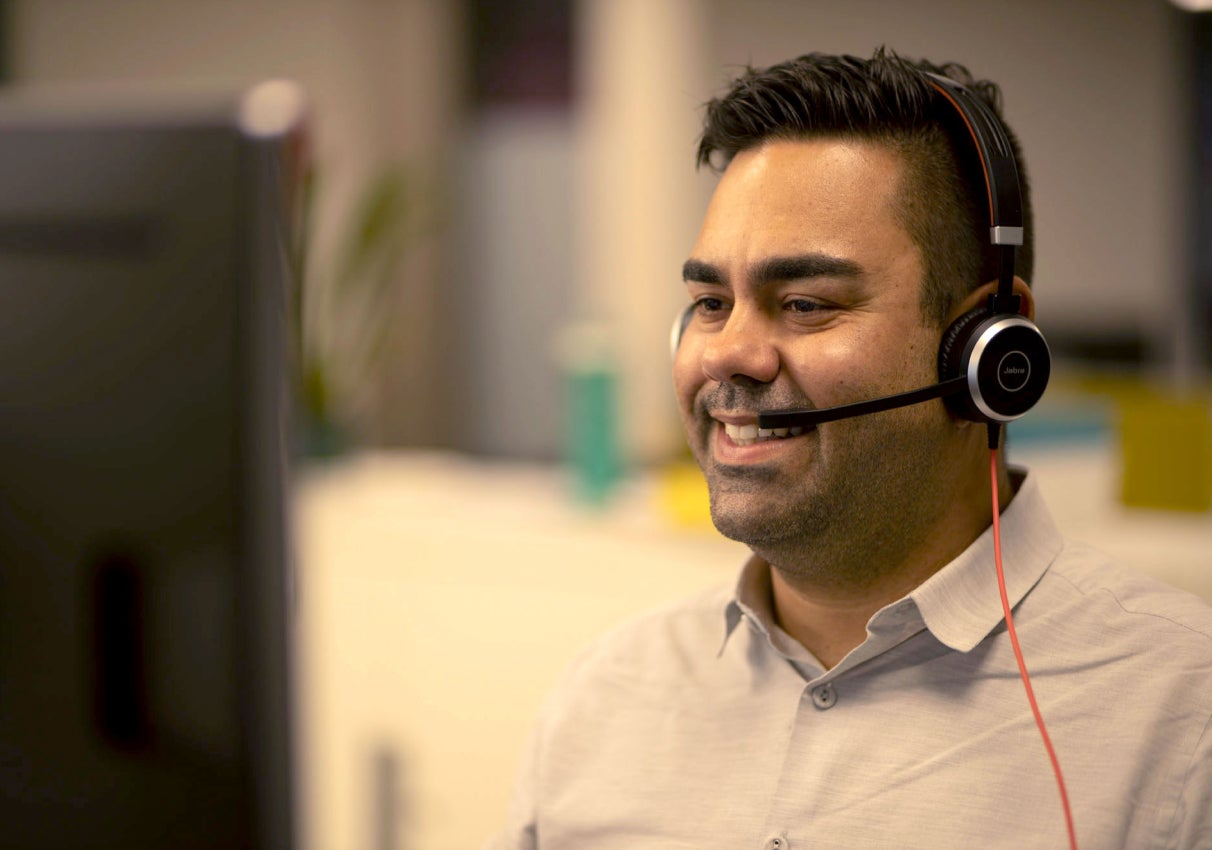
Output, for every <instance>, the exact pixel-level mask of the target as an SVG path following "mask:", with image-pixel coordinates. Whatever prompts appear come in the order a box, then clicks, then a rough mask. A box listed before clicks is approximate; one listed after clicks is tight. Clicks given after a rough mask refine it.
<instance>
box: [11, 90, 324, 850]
mask: <svg viewBox="0 0 1212 850" xmlns="http://www.w3.org/2000/svg"><path fill="white" fill-rule="evenodd" d="M294 94H297V91H296V90H295V89H293V88H291V87H289V86H287V85H285V84H267V85H264V86H259V87H255V88H253V89H251V90H249V91H247V92H243V93H240V94H235V95H232V96H215V97H211V96H198V95H190V96H183V95H182V96H174V95H171V94H169V93H165V92H159V93H158V94H156V95H155V96H152V97H150V99H149V98H148V97H139V98H133V97H129V96H127V95H125V94H123V93H120V92H114V91H110V92H104V93H96V92H94V93H88V94H85V93H81V92H74V93H69V92H62V91H60V92H56V93H53V94H52V93H46V92H43V93H37V94H35V93H32V92H20V91H17V92H9V93H7V94H5V95H4V96H2V97H0V846H3V847H6V848H48V850H49V848H56V850H62V848H124V850H136V848H176V850H186V849H187V848H196V850H211V848H256V849H257V850H260V849H261V848H290V847H293V846H296V842H297V830H296V825H295V821H296V819H295V817H294V814H293V811H292V808H293V807H292V800H293V793H292V779H293V770H292V766H293V753H292V747H293V741H294V735H293V734H292V731H293V729H292V720H291V716H292V713H291V702H292V701H291V678H292V677H291V666H292V661H291V645H292V641H291V639H290V628H291V624H290V621H291V615H292V606H291V603H290V590H291V588H290V573H289V569H288V558H287V548H288V547H287V543H286V541H287V535H286V530H285V525H286V512H285V510H284V504H285V503H284V496H285V486H284V476H285V467H286V464H285V456H286V441H285V432H286V427H285V423H286V417H285V415H284V413H285V410H286V408H287V407H288V405H286V404H285V401H286V399H287V392H286V382H285V380H284V373H285V369H284V360H285V358H284V350H285V345H284V343H285V334H284V325H285V318H286V313H287V304H286V300H285V298H286V294H287V292H288V290H287V287H286V271H287V268H286V261H285V256H286V249H287V244H286V243H287V238H288V237H287V234H286V229H287V224H288V217H287V216H286V215H285V214H284V203H283V195H284V189H285V188H286V185H287V183H288V180H287V176H288V175H286V173H285V171H284V165H285V164H286V163H287V158H286V153H287V152H288V149H289V148H290V147H291V146H292V145H293V144H295V142H296V140H297V138H298V135H299V133H300V123H301V113H300V110H299V109H298V108H297V106H298V104H297V98H296V99H295V100H292V98H294Z"/></svg>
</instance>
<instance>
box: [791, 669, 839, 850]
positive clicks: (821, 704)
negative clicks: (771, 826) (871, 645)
mask: <svg viewBox="0 0 1212 850" xmlns="http://www.w3.org/2000/svg"><path fill="white" fill-rule="evenodd" d="M812 704H813V705H815V706H816V707H817V708H820V709H826V708H833V707H834V706H835V705H837V691H835V690H834V689H833V685H821V686H820V687H819V688H813V690H812ZM784 843H785V842H784Z"/></svg>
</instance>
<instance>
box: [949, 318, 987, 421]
mask: <svg viewBox="0 0 1212 850" xmlns="http://www.w3.org/2000/svg"><path fill="white" fill-rule="evenodd" d="M987 318H989V311H988V310H985V309H982V308H978V309H975V310H969V311H968V312H967V313H964V314H963V315H962V316H960V317H959V318H958V319H956V320H955V321H954V322H952V323H951V324H950V325H949V326H948V327H947V330H946V331H944V332H943V339H942V342H940V343H939V348H938V379H939V381H940V382H942V381H947V380H950V379H951V378H958V377H960V376H961V375H964V374H966V373H967V372H968V363H967V361H966V359H965V357H964V351H965V350H966V349H967V348H968V341H969V340H971V339H972V335H973V333H974V332H975V331H976V329H977V328H978V327H980V326H981V324H982V321H981V320H982V319H987ZM944 402H945V403H946V405H947V407H948V409H950V410H951V412H952V413H954V414H955V415H957V416H959V417H961V418H963V419H969V420H971V421H973V422H988V421H990V420H989V417H987V416H985V415H984V414H983V413H981V411H980V410H979V409H978V408H977V406H976V404H975V403H973V400H972V392H971V390H970V389H969V388H968V387H964V389H963V390H962V391H960V392H958V393H956V394H954V395H950V396H947V397H946V398H945V399H944Z"/></svg>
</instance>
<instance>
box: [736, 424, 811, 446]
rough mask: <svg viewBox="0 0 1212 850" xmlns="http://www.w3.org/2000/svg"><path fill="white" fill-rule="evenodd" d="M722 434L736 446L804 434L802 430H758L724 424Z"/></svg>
mask: <svg viewBox="0 0 1212 850" xmlns="http://www.w3.org/2000/svg"><path fill="white" fill-rule="evenodd" d="M724 432H725V433H726V434H727V435H728V437H729V438H730V439H731V440H732V442H734V443H736V444H737V445H738V446H751V445H753V444H754V443H758V442H765V441H766V440H780V439H783V438H785V437H798V436H799V435H800V434H802V433H804V429H803V428H758V426H756V425H730V424H728V423H725V424H724Z"/></svg>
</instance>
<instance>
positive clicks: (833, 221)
mask: <svg viewBox="0 0 1212 850" xmlns="http://www.w3.org/2000/svg"><path fill="white" fill-rule="evenodd" d="M900 176H901V160H900V158H899V156H898V155H897V154H896V153H895V152H893V151H892V150H891V149H889V148H888V147H886V146H884V145H881V144H879V143H877V142H873V141H867V140H853V139H838V138H831V137H829V138H813V139H807V140H782V139H780V140H774V141H770V142H767V143H765V144H763V145H761V146H759V147H756V148H752V149H749V150H745V151H742V152H741V153H739V154H738V155H737V156H736V157H735V158H734V159H733V161H732V162H731V163H729V165H728V168H727V169H726V170H725V171H724V173H723V175H722V176H721V178H720V182H719V184H718V185H717V186H716V190H715V193H714V194H713V195H712V199H711V203H710V204H709V205H708V208H707V212H706V215H705V216H704V219H703V225H702V228H701V230H700V232H699V238H698V240H697V241H696V243H695V247H694V250H693V251H692V253H691V256H692V257H694V258H697V259H701V260H704V261H707V262H711V263H715V264H717V265H719V264H726V263H736V262H738V261H743V262H744V263H746V264H753V263H757V262H760V261H762V260H764V259H766V258H769V257H775V256H797V255H803V254H824V255H829V256H848V255H850V254H852V253H856V252H857V253H863V252H867V251H869V250H870V249H871V248H872V247H873V246H871V245H870V244H869V243H870V242H871V241H872V240H877V241H879V240H882V241H884V242H889V241H891V242H902V241H910V240H909V235H908V233H906V232H905V230H904V227H903V225H902V223H901V220H900V218H899V216H898V215H897V212H896V193H897V191H898V189H899V186H900Z"/></svg>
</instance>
